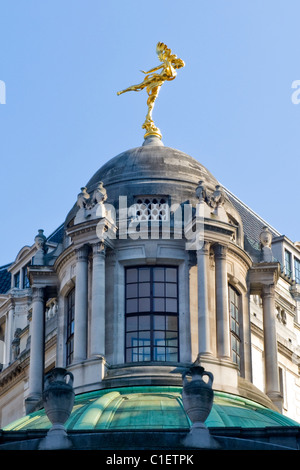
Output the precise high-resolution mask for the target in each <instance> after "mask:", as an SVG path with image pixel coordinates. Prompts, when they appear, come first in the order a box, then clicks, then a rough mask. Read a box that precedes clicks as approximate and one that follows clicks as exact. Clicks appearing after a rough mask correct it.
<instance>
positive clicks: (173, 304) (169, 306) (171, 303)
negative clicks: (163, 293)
mask: <svg viewBox="0 0 300 470" xmlns="http://www.w3.org/2000/svg"><path fill="white" fill-rule="evenodd" d="M166 311H167V312H177V299H166Z"/></svg>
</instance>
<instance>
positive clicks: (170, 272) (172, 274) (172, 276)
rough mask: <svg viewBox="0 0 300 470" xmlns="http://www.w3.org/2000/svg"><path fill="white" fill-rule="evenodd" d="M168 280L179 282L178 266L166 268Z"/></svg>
mask: <svg viewBox="0 0 300 470" xmlns="http://www.w3.org/2000/svg"><path fill="white" fill-rule="evenodd" d="M166 281H168V282H177V269H176V268H166Z"/></svg>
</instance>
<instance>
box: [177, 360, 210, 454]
mask: <svg viewBox="0 0 300 470" xmlns="http://www.w3.org/2000/svg"><path fill="white" fill-rule="evenodd" d="M205 376H207V377H208V382H205V381H204V380H203V377H205ZM182 379H183V390H182V402H183V406H184V409H185V411H186V413H187V415H188V417H189V418H190V420H191V422H192V427H191V430H190V432H189V434H188V435H187V436H186V438H185V439H184V444H185V445H186V446H187V447H196V448H205V449H210V448H216V447H218V444H217V442H216V441H215V440H214V439H213V438H212V436H211V435H210V433H209V430H208V429H207V427H206V426H205V424H204V423H205V421H206V419H207V417H208V416H209V414H210V412H211V409H212V405H213V399H214V392H213V389H212V384H213V379H214V377H213V374H212V373H211V372H206V371H205V370H204V368H203V367H201V366H200V365H199V361H198V359H197V360H196V361H195V363H194V364H193V365H192V366H191V367H190V369H188V370H187V371H186V372H184V373H183V375H182Z"/></svg>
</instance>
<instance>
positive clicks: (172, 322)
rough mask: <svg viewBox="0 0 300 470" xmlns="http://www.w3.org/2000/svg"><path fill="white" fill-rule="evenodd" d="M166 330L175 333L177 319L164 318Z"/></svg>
mask: <svg viewBox="0 0 300 470" xmlns="http://www.w3.org/2000/svg"><path fill="white" fill-rule="evenodd" d="M166 330H174V331H177V317H175V315H173V316H170V315H168V316H167V317H166Z"/></svg>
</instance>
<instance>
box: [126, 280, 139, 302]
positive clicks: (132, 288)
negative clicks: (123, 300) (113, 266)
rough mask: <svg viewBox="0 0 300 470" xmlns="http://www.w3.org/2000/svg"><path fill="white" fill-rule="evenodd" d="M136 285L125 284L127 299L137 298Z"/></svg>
mask: <svg viewBox="0 0 300 470" xmlns="http://www.w3.org/2000/svg"><path fill="white" fill-rule="evenodd" d="M137 286H138V285H137V284H127V286H126V297H127V299H130V298H132V297H137V296H138V295H137V292H138V290H137Z"/></svg>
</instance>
